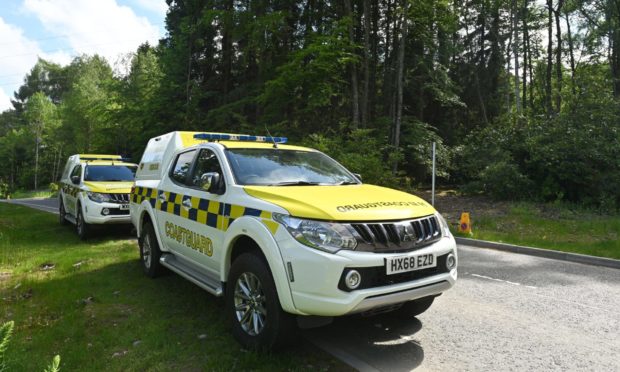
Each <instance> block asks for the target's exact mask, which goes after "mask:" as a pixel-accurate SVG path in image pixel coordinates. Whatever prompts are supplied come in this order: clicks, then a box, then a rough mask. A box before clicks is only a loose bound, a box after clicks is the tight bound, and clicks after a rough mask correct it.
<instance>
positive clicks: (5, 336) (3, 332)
mask: <svg viewBox="0 0 620 372" xmlns="http://www.w3.org/2000/svg"><path fill="white" fill-rule="evenodd" d="M13 328H15V322H14V321H10V322H6V323H4V324H2V325H1V326H0V372H4V371H8V367H7V361H6V351H7V349H8V347H9V342H10V341H11V336H12V335H13Z"/></svg>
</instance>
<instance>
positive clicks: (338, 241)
mask: <svg viewBox="0 0 620 372" xmlns="http://www.w3.org/2000/svg"><path fill="white" fill-rule="evenodd" d="M273 219H274V220H276V221H278V222H279V223H281V224H282V225H283V226H284V227H286V230H288V232H289V233H290V234H291V235H292V236H293V238H295V239H297V241H299V242H300V243H302V244H304V245H307V246H309V247H312V248H317V249H320V250H322V251H325V252H329V253H336V252H338V251H339V250H341V249H348V250H353V249H355V247H356V246H357V241H356V240H355V237H354V236H353V234H351V232H350V231H349V230H348V229H347V228H346V227H345V226H344V225H342V224H339V223H330V222H320V221H313V220H304V219H301V218H295V217H291V216H289V215H286V214H280V213H274V214H273Z"/></svg>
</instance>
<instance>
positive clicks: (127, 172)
mask: <svg viewBox="0 0 620 372" xmlns="http://www.w3.org/2000/svg"><path fill="white" fill-rule="evenodd" d="M135 174H136V167H135V166H130V165H87V166H86V170H85V171H84V181H96V182H102V181H103V182H120V181H133V179H134V177H135Z"/></svg>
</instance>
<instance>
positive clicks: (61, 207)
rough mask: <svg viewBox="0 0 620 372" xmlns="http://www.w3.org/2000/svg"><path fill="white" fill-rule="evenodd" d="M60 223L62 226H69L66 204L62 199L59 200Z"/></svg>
mask: <svg viewBox="0 0 620 372" xmlns="http://www.w3.org/2000/svg"><path fill="white" fill-rule="evenodd" d="M58 222H60V224H61V225H63V226H64V225H66V224H67V222H68V221H67V211H65V204H64V203H63V202H62V197H61V198H59V202H58Z"/></svg>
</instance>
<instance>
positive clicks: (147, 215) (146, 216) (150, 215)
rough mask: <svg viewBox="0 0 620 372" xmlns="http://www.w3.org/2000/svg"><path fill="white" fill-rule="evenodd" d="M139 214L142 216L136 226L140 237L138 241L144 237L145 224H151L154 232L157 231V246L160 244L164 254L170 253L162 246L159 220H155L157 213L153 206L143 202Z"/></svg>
mask: <svg viewBox="0 0 620 372" xmlns="http://www.w3.org/2000/svg"><path fill="white" fill-rule="evenodd" d="M139 213H140V214H139V217H138V220H137V222H138V223H137V226H136V234H137V236H138V239H140V238H141V236H142V230H143V229H144V223H145V222H150V223H151V225H152V226H153V230H155V237H156V238H157V244H159V249H160V250H161V251H162V252H168V251H169V250H168V248H166V247H165V246H164V245H163V244H162V243H163V242H162V239H161V236H160V234H159V227H158V226H157V219H156V218H155V212H154V211H153V210H152V208H151V205H150V204H149V203H148V202H146V201H144V202H142V204H141V208H140V212H139Z"/></svg>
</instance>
